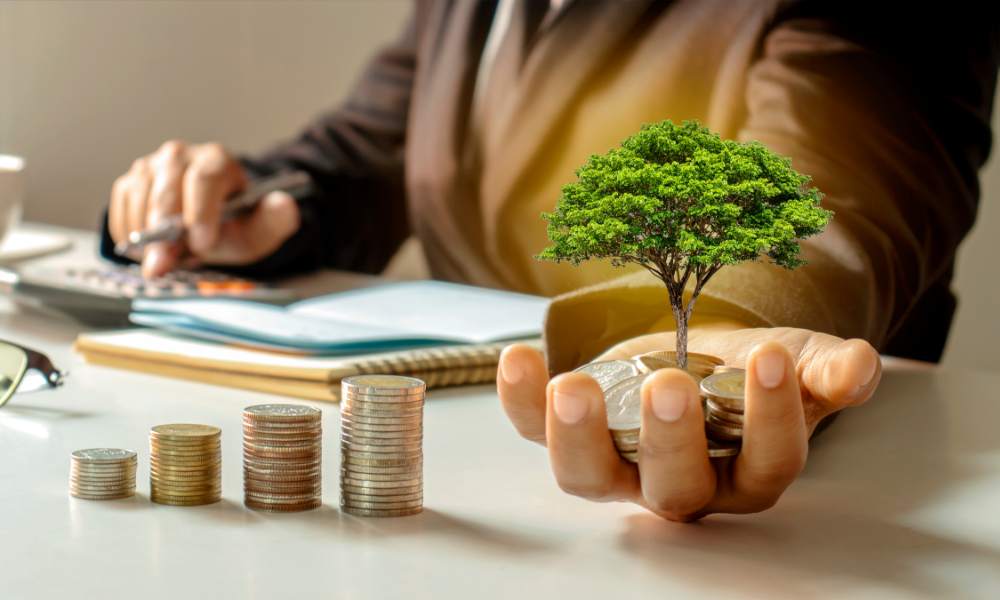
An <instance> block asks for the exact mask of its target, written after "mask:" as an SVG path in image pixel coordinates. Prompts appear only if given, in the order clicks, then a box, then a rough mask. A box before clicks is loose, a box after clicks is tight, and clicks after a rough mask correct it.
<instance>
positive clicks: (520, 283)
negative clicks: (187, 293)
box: [105, 0, 1000, 520]
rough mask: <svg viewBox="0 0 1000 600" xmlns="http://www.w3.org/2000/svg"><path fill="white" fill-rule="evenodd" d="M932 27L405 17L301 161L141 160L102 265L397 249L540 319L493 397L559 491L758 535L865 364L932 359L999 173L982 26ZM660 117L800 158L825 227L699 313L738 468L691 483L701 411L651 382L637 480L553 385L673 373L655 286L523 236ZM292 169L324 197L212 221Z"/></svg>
mask: <svg viewBox="0 0 1000 600" xmlns="http://www.w3.org/2000/svg"><path fill="white" fill-rule="evenodd" d="M981 11H988V12H989V13H990V14H979V12H981ZM941 12H942V11H940V10H938V9H934V10H931V9H929V8H928V9H924V8H920V7H915V6H908V7H907V9H906V14H905V15H901V14H884V15H883V14H879V11H878V10H875V9H874V8H873V7H871V6H869V5H863V4H857V5H855V3H825V2H809V1H802V2H795V1H779V0H760V1H753V2H750V1H748V2H729V1H712V0H701V1H699V0H676V1H673V2H667V1H658V0H628V1H621V2H619V1H615V2H611V1H607V2H601V1H597V0H577V1H574V0H499V2H497V1H481V2H472V1H470V2H445V1H443V0H417V1H416V2H415V8H414V14H413V17H412V18H411V20H410V22H409V24H408V25H407V27H406V29H405V31H404V33H403V35H402V36H401V38H400V39H399V40H398V41H397V42H396V43H394V44H392V45H391V46H389V47H388V48H387V49H385V50H383V51H382V52H381V53H379V54H378V55H377V56H376V57H375V58H374V60H373V61H372V62H371V64H370V65H369V66H368V67H367V70H366V71H365V72H364V74H363V75H362V77H361V79H360V81H359V83H358V84H357V86H356V87H355V89H354V90H353V93H351V94H350V96H349V97H348V99H347V101H346V102H345V103H344V104H343V106H341V107H340V108H339V109H337V110H335V111H333V112H331V113H329V114H327V115H324V116H323V117H321V118H320V119H318V120H317V121H316V122H315V123H313V124H312V125H311V126H309V127H308V128H306V129H305V131H304V132H303V133H302V134H301V135H300V136H299V137H298V138H296V139H294V140H292V141H290V142H288V143H286V144H283V145H281V146H278V147H277V148H275V149H273V150H271V151H270V152H267V153H265V154H263V155H261V156H257V157H249V158H242V159H239V158H236V157H234V156H233V155H232V154H231V153H230V152H228V151H227V150H226V149H225V148H224V147H223V146H222V145H220V144H217V143H208V144H187V143H183V142H180V141H169V142H167V143H165V144H163V145H162V146H161V147H160V148H159V149H158V150H156V151H155V152H153V153H152V154H150V155H149V156H146V157H142V158H140V159H138V160H136V161H135V163H134V164H133V165H132V167H131V169H130V170H129V171H128V172H127V173H126V174H125V175H123V176H122V177H120V178H119V179H118V180H117V181H116V182H115V183H114V185H113V188H112V193H111V200H110V205H109V209H108V213H107V220H106V230H107V232H106V236H105V250H107V248H109V247H110V246H111V244H112V243H113V242H114V241H118V240H121V239H123V238H124V237H125V236H126V235H127V234H128V233H129V232H130V231H134V230H138V229H142V228H144V227H146V226H150V225H153V224H155V223H157V222H158V221H159V220H161V219H162V218H164V217H165V216H167V215H170V214H174V213H181V214H182V215H183V218H184V221H185V223H186V224H187V225H188V226H189V228H190V234H189V235H188V237H187V239H186V240H185V241H184V242H183V243H178V244H174V245H159V246H153V247H150V248H148V249H147V250H146V252H145V255H144V257H142V265H143V270H144V272H145V273H146V274H148V275H150V276H155V275H158V274H160V273H163V272H165V271H167V270H170V269H173V268H176V267H177V266H178V265H180V264H183V263H184V261H188V262H191V261H194V262H195V263H202V264H210V265H214V266H223V267H228V268H232V269H234V270H237V271H238V272H240V273H243V274H247V275H255V276H259V277H271V276H277V275H282V274H288V273H292V272H301V271H306V270H311V269H315V268H319V267H334V268H340V269H351V270H357V271H365V272H372V273H375V272H379V271H380V270H382V269H383V268H384V267H385V266H386V264H387V263H388V262H389V260H390V258H391V257H393V255H394V253H395V252H396V251H397V250H398V249H399V248H400V246H401V245H402V244H403V241H404V240H405V239H407V237H408V236H412V237H413V238H415V239H417V240H419V242H420V245H421V246H422V249H423V253H424V255H425V257H426V262H427V264H428V266H429V269H430V273H431V274H432V276H434V277H436V278H441V279H447V280H454V281H460V282H465V283H470V284H476V285H483V286H492V287H497V288H507V289H513V290H519V291H523V292H530V293H537V294H544V295H547V296H552V297H553V302H552V305H551V308H550V311H549V315H548V317H547V320H546V324H545V338H546V343H547V348H546V350H547V351H546V354H545V356H544V357H543V355H542V354H540V353H539V352H537V351H535V350H533V349H531V348H529V347H527V346H524V345H514V346H512V347H510V348H508V349H507V350H506V351H505V352H504V354H503V356H502V358H501V362H500V367H499V369H498V379H497V385H498V390H499V395H500V398H501V401H502V404H503V407H504V409H505V410H506V412H507V414H508V415H509V417H510V419H511V421H512V422H513V424H514V426H515V428H516V429H517V431H518V432H520V434H521V435H522V436H524V437H525V438H527V439H529V440H533V441H536V442H538V443H541V444H543V445H546V446H547V447H548V450H549V454H550V457H551V465H552V470H553V472H554V474H555V477H556V480H557V481H558V483H559V485H560V486H561V487H562V488H563V489H565V490H566V491H568V492H570V493H572V494H576V495H579V496H582V497H586V498H591V499H594V500H602V501H604V500H628V501H632V502H636V503H638V504H641V505H642V506H645V507H647V508H649V509H650V510H651V511H653V512H655V513H657V514H659V515H662V516H663V517H665V518H668V519H672V520H691V519H696V518H699V517H701V516H704V515H706V514H709V513H712V512H730V513H746V512H754V511H760V510H763V509H765V508H767V507H769V506H771V505H772V504H773V503H774V502H775V501H776V500H777V499H778V498H779V496H780V495H781V493H782V492H783V490H784V489H785V488H786V487H787V486H788V485H789V484H790V483H791V482H792V481H793V480H794V479H795V477H796V476H797V474H798V473H799V472H800V470H801V469H802V468H803V465H804V464H805V460H806V455H807V451H808V439H809V436H810V435H811V434H812V433H813V431H814V430H815V428H816V426H817V424H818V423H820V421H822V420H823V419H824V418H825V417H827V416H828V415H832V414H834V413H836V412H837V411H839V410H841V409H843V408H845V407H848V406H855V405H858V404H861V403H863V402H864V401H866V400H867V399H868V398H869V397H870V396H871V394H872V392H873V390H874V389H875V388H876V386H877V385H878V381H879V378H880V373H881V366H880V361H879V357H878V354H877V351H876V349H878V350H881V351H883V352H887V353H893V354H898V355H903V356H910V357H913V358H922V359H926V360H936V359H937V358H938V357H939V356H940V353H941V350H942V348H943V345H944V341H945V338H946V335H947V331H948V327H949V323H950V320H951V315H952V312H953V310H954V306H955V302H954V298H953V297H952V295H951V293H950V291H949V282H950V280H951V275H952V271H953V266H954V259H955V250H956V247H957V246H958V244H959V242H960V241H961V239H962V237H963V236H964V235H965V234H966V233H967V232H968V231H969V229H970V227H971V225H972V223H973V220H974V217H975V212H976V205H977V202H978V195H979V188H978V182H977V171H978V169H979V168H980V167H981V166H982V165H983V163H984V161H985V160H986V157H987V155H988V152H989V148H990V142H991V132H990V129H989V122H990V112H991V108H992V100H993V93H994V88H995V85H996V72H997V60H998V54H1000V50H998V47H1000V46H998V35H997V28H998V23H1000V19H996V18H994V17H995V15H994V14H993V13H994V12H995V9H993V8H989V7H986V8H982V9H974V8H973V7H972V6H971V5H970V6H967V7H965V9H964V10H963V11H958V10H956V11H955V13H954V15H951V16H949V15H942V14H939V13H941ZM904 22H905V25H904ZM665 118H670V119H673V120H675V121H681V120H685V119H698V120H699V121H701V122H702V123H704V124H705V125H707V126H708V127H709V128H711V129H713V130H715V131H718V132H720V134H721V135H722V136H723V137H727V138H733V139H753V140H759V141H761V142H763V143H764V144H766V145H767V146H768V147H770V148H771V149H772V150H774V151H776V152H778V153H780V154H783V155H787V156H789V157H791V158H792V161H793V167H795V168H796V169H797V170H799V171H802V172H804V173H806V174H808V175H810V176H812V178H813V183H814V184H815V185H816V186H817V187H818V188H819V189H820V190H821V191H822V192H823V193H824V194H825V196H826V197H825V201H824V205H825V206H826V207H827V208H831V209H832V210H834V211H835V213H836V216H835V217H834V220H833V221H832V223H831V225H830V226H829V227H828V228H827V230H826V231H825V232H824V233H823V234H822V235H820V236H816V237H815V238H811V239H809V240H806V241H805V242H804V244H803V255H804V257H805V258H806V259H807V260H808V261H809V264H808V265H807V266H805V267H803V268H801V269H798V270H796V271H791V272H789V271H784V270H781V269H778V268H775V267H773V266H769V265H768V264H765V263H763V262H755V263H748V264H744V265H739V266H734V267H728V268H726V269H723V270H722V271H721V272H720V273H719V274H717V275H716V277H715V278H714V279H713V281H712V282H711V283H710V284H709V285H708V286H707V287H706V289H705V290H704V292H703V294H702V299H701V300H699V306H698V310H696V311H695V316H694V318H693V320H692V323H691V334H690V344H689V347H690V349H691V350H692V351H695V352H706V353H709V354H714V355H717V356H720V357H722V358H723V359H725V360H726V362H727V363H729V364H734V365H737V366H746V367H747V378H748V380H747V415H746V427H745V431H744V442H743V449H742V452H741V454H740V455H739V456H738V457H736V458H735V459H732V460H721V461H720V460H710V459H708V458H707V456H706V452H705V445H706V441H705V437H704V431H703V427H702V415H701V406H700V403H699V400H698V394H697V389H696V386H695V384H694V382H693V380H692V379H691V378H690V377H688V376H687V375H686V374H684V373H682V372H680V371H676V370H664V371H659V372H657V373H655V374H654V375H653V376H651V377H650V378H648V379H647V381H646V382H645V384H644V386H643V394H642V395H643V415H642V416H643V426H642V432H643V433H642V440H641V443H640V451H639V463H638V466H637V467H636V466H633V465H630V464H627V463H625V462H624V461H622V460H621V459H619V458H618V456H617V454H616V453H615V451H614V447H613V445H612V442H611V439H610V437H609V436H608V433H607V428H606V420H605V416H604V410H603V403H602V398H601V392H600V389H599V388H598V387H597V385H596V383H595V382H594V381H593V380H592V379H590V378H589V377H587V376H585V375H581V374H577V373H563V372H564V371H569V370H570V369H572V368H573V367H575V366H577V365H579V364H582V363H583V362H586V361H588V360H591V359H594V358H595V357H600V358H610V357H620V356H630V355H634V354H637V353H639V352H642V351H647V350H651V349H666V348H671V347H672V346H673V338H672V335H673V334H672V333H670V330H671V328H672V323H671V318H670V314H669V310H668V308H667V307H668V305H667V300H666V294H665V292H664V290H663V287H662V285H661V284H660V283H659V282H657V281H655V280H653V279H652V278H651V277H649V276H648V275H646V274H644V273H642V272H629V271H626V272H625V274H624V275H622V274H621V273H620V272H617V271H615V270H613V269H612V267H610V266H609V265H606V264H601V263H597V262H594V264H589V263H588V264H585V265H582V266H580V267H578V268H574V267H570V266H566V265H554V264H548V263H541V262H538V261H536V260H535V259H534V258H533V256H534V255H535V254H537V253H538V252H539V251H540V250H541V249H542V248H543V247H544V246H545V244H546V239H545V227H544V222H543V221H542V219H541V218H540V213H541V212H543V211H545V210H551V208H552V206H553V205H554V203H555V200H556V198H557V197H558V195H559V187H560V186H561V185H562V184H564V183H566V182H568V181H570V180H572V177H573V173H574V169H576V168H577V167H578V166H579V165H581V164H583V162H584V161H585V160H586V158H587V156H588V155H590V154H593V153H600V152H604V151H606V150H607V149H608V148H611V147H613V146H615V145H616V144H617V143H618V142H619V141H620V140H622V139H623V138H625V137H626V136H627V135H629V134H631V133H633V132H634V131H636V130H638V129H639V127H640V126H641V125H642V124H643V123H645V122H655V121H660V120H663V119H665ZM287 169H301V170H305V171H307V172H308V173H309V174H310V175H311V176H312V177H313V179H314V181H315V183H316V190H315V192H314V193H313V194H311V195H310V196H308V197H305V198H291V197H289V196H288V195H286V194H283V193H280V192H279V193H273V194H271V195H269V196H268V197H267V198H266V199H265V200H264V201H263V202H262V204H261V205H260V207H259V208H258V209H257V211H256V212H255V213H254V214H252V215H250V216H249V217H247V218H245V219H244V220H242V221H239V222H232V223H226V224H220V222H219V221H220V218H219V215H220V210H221V207H222V205H223V203H224V202H225V199H226V198H227V197H228V196H230V195H231V194H233V193H234V192H237V191H238V190H240V189H242V188H243V187H244V186H246V185H247V182H248V180H251V179H253V178H256V177H263V176H267V175H269V174H273V173H276V172H280V171H282V170H287ZM408 247H409V246H408ZM555 373H563V374H562V375H558V376H557V377H554V378H551V377H550V375H551V374H555Z"/></svg>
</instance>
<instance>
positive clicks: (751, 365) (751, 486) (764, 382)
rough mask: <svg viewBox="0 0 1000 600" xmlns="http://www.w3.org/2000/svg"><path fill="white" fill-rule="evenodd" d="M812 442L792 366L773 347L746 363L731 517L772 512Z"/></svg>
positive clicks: (761, 347)
mask: <svg viewBox="0 0 1000 600" xmlns="http://www.w3.org/2000/svg"><path fill="white" fill-rule="evenodd" d="M807 452H808V442H807V435H806V425H805V418H804V416H803V412H802V397H801V394H800V392H799V383H798V378H797V377H796V376H795V368H794V362H793V361H792V357H791V355H790V354H789V353H788V351H787V350H786V349H785V347H784V346H782V345H781V344H779V343H778V342H774V341H770V342H764V343H763V344H761V345H759V346H757V347H756V348H754V350H753V351H751V353H750V356H749V357H748V360H747V373H746V409H745V414H744V418H743V447H742V449H741V450H740V454H739V456H738V457H737V458H736V461H735V463H734V465H733V499H734V500H735V501H736V502H737V503H738V505H737V506H730V507H724V508H723V509H722V510H726V511H731V512H757V511H761V510H764V509H766V508H770V507H771V506H773V505H774V503H775V502H776V501H777V499H778V497H779V496H780V495H781V493H782V492H783V491H784V490H785V488H786V487H788V485H789V484H791V483H792V481H794V480H795V478H796V477H797V476H798V474H799V473H800V472H801V471H802V468H803V467H804V466H805V463H806V454H807Z"/></svg>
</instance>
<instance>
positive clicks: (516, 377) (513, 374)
mask: <svg viewBox="0 0 1000 600" xmlns="http://www.w3.org/2000/svg"><path fill="white" fill-rule="evenodd" d="M500 375H501V376H502V377H503V380H504V381H506V382H507V383H517V382H518V381H521V378H522V377H524V369H522V368H521V365H519V364H517V361H514V360H512V359H510V358H509V357H506V356H504V357H502V358H501V360H500Z"/></svg>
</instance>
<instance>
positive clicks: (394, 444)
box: [340, 375, 427, 517]
mask: <svg viewBox="0 0 1000 600" xmlns="http://www.w3.org/2000/svg"><path fill="white" fill-rule="evenodd" d="M426 389H427V386H426V385H424V382H423V381H421V380H419V379H415V378H413V377H401V376H396V375H357V376H354V377H347V378H345V379H343V381H342V382H341V396H340V420H341V438H340V452H341V469H340V507H341V510H343V511H344V512H346V513H350V514H352V515H357V516H364V517H402V516H406V515H413V514H417V513H419V512H420V511H421V510H423V499H424V476H423V464H424V458H423V411H424V397H425V395H426Z"/></svg>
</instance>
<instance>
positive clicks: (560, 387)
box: [545, 373, 639, 501]
mask: <svg viewBox="0 0 1000 600" xmlns="http://www.w3.org/2000/svg"><path fill="white" fill-rule="evenodd" d="M546 397H547V402H546V418H545V423H546V429H545V438H546V441H547V443H548V447H549V460H550V461H551V463H552V472H553V473H554V474H555V476H556V481H557V482H558V483H559V487H561V488H562V489H563V490H564V491H566V492H567V493H570V494H573V495H574V496H580V497H583V498H588V499H590V500H597V501H610V500H622V499H628V500H631V499H636V497H637V495H638V491H639V478H638V472H637V471H636V469H635V468H634V467H632V465H630V464H628V463H626V462H625V461H624V460H622V458H621V457H620V456H619V455H618V451H617V450H615V447H614V444H613V442H612V441H611V435H610V433H609V432H608V420H607V416H606V414H605V408H604V395H603V394H602V393H601V388H600V386H598V385H597V382H596V381H594V379H593V378H592V377H590V376H589V375H585V374H583V373H566V374H563V375H560V376H559V377H556V378H555V379H553V380H552V381H550V382H549V385H548V387H547V388H546Z"/></svg>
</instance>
